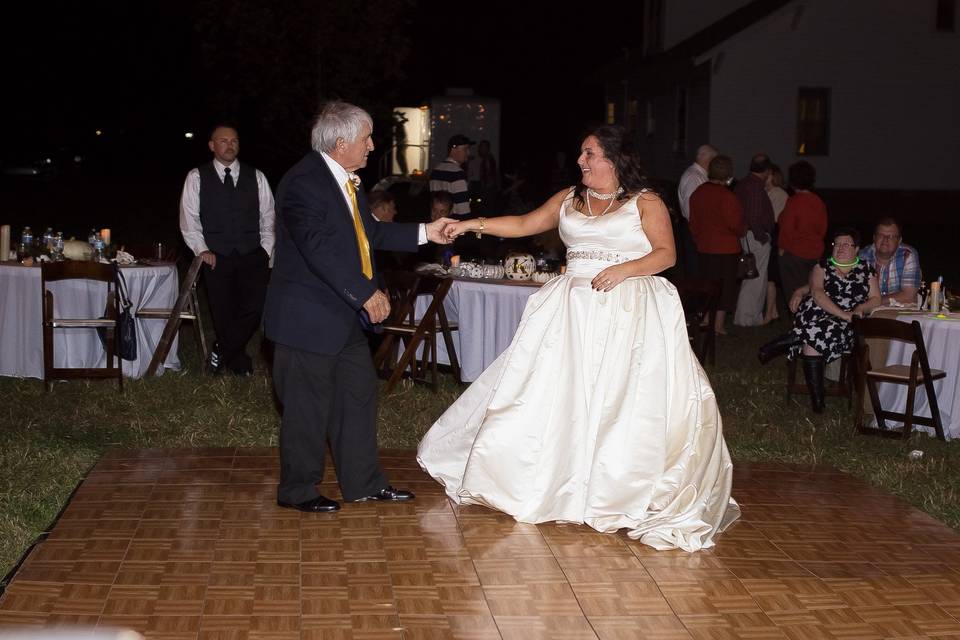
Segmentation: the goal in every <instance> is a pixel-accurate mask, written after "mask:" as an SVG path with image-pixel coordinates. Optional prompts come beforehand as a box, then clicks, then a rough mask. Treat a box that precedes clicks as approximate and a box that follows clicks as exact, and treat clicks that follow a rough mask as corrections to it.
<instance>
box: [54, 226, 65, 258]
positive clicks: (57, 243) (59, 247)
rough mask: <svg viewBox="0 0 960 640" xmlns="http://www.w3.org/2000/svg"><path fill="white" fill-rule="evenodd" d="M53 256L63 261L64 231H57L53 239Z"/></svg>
mask: <svg viewBox="0 0 960 640" xmlns="http://www.w3.org/2000/svg"><path fill="white" fill-rule="evenodd" d="M53 255H54V257H56V258H57V260H62V259H63V231H57V235H56V236H54V238H53Z"/></svg>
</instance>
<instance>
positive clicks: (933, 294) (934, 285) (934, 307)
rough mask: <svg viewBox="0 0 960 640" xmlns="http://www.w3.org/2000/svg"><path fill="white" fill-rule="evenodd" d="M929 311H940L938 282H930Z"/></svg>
mask: <svg viewBox="0 0 960 640" xmlns="http://www.w3.org/2000/svg"><path fill="white" fill-rule="evenodd" d="M930 311H932V312H933V313H937V312H938V311H940V283H939V282H931V283H930Z"/></svg>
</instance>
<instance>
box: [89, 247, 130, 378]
mask: <svg viewBox="0 0 960 640" xmlns="http://www.w3.org/2000/svg"><path fill="white" fill-rule="evenodd" d="M113 268H114V271H115V273H116V290H117V296H118V297H119V302H120V323H119V324H120V336H119V340H118V343H119V344H118V345H117V348H118V353H119V355H120V357H121V358H122V359H123V360H136V359H137V321H136V319H135V318H134V317H133V312H132V311H131V308H132V307H133V303H132V302H130V296H129V295H128V294H127V281H126V279H125V278H124V277H123V273H122V272H121V271H120V267H119V266H118V265H117V263H116V262H114V263H113ZM103 317H106V316H103ZM97 333H98V334H99V335H100V342H101V343H102V344H103V347H104V349H106V347H107V330H106V329H105V328H104V327H97Z"/></svg>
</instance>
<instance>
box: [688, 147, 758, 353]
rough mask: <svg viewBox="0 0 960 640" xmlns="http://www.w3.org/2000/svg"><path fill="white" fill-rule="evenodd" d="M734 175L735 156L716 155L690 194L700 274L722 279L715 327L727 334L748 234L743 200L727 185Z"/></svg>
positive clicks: (691, 230)
mask: <svg viewBox="0 0 960 640" xmlns="http://www.w3.org/2000/svg"><path fill="white" fill-rule="evenodd" d="M732 177H733V160H731V159H730V157H729V156H716V157H715V158H714V159H713V160H711V161H710V165H709V166H708V167H707V180H708V182H704V183H703V184H702V185H700V186H699V187H697V189H696V190H695V191H694V192H693V195H691V196H690V233H691V234H692V235H693V243H694V244H695V245H697V266H698V267H699V270H700V276H701V277H703V278H712V279H719V280H720V303H719V308H718V310H717V320H716V323H715V326H714V329H715V330H716V332H717V333H719V334H720V335H725V334H726V331H724V329H723V323H724V320H725V319H726V315H727V312H728V311H733V310H734V309H735V308H736V306H737V294H738V293H739V291H740V285H739V282H737V259H738V258H739V256H740V251H741V249H740V238H742V237H743V236H745V235H746V234H747V223H746V221H744V219H743V208H742V207H741V206H740V200H738V199H737V196H735V195H734V194H733V192H732V191H730V189H728V188H727V185H728V184H729V183H730V179H731V178H732Z"/></svg>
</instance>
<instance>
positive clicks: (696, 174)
mask: <svg viewBox="0 0 960 640" xmlns="http://www.w3.org/2000/svg"><path fill="white" fill-rule="evenodd" d="M706 181H707V170H706V169H704V168H703V167H701V166H700V165H699V164H697V163H696V162H694V163H693V164H691V165H690V166H689V167H687V170H686V171H684V172H683V175H682V176H680V184H679V185H678V186H677V197H678V198H679V199H680V213H682V214H683V217H684V218H686V219H687V222H690V196H692V195H693V192H694V191H696V190H697V187H699V186H700V185H702V184H703V183H704V182H706Z"/></svg>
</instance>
